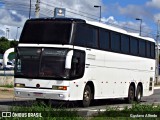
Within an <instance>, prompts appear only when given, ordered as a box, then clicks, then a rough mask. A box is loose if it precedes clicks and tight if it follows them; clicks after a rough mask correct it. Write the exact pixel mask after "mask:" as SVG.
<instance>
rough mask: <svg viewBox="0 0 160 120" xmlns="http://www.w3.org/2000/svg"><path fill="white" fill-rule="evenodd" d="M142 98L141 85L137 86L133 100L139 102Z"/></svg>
mask: <svg viewBox="0 0 160 120" xmlns="http://www.w3.org/2000/svg"><path fill="white" fill-rule="evenodd" d="M141 98H142V88H141V86H139V85H138V86H137V90H136V97H135V100H136V101H137V102H138V103H139V102H140V101H141Z"/></svg>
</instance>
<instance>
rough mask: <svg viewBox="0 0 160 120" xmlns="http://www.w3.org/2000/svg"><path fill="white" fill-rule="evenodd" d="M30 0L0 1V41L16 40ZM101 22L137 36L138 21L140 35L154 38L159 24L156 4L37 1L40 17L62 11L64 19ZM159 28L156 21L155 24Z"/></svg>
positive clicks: (159, 3)
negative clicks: (55, 9)
mask: <svg viewBox="0 0 160 120" xmlns="http://www.w3.org/2000/svg"><path fill="white" fill-rule="evenodd" d="M36 1H37V0H31V18H35V3H36ZM29 2H30V0H0V37H2V36H4V37H7V38H9V39H17V40H18V39H19V37H20V34H21V31H22V28H23V26H24V23H25V21H26V20H27V19H28V18H29V4H30V3H29ZM94 5H99V6H101V8H102V11H101V14H102V15H101V16H102V18H101V21H102V22H104V23H105V24H110V25H114V26H117V27H121V28H123V29H126V30H127V31H128V32H136V33H139V29H140V21H138V20H136V18H140V19H142V35H143V36H149V37H153V38H156V35H157V26H158V20H160V0H40V17H53V15H54V8H55V7H62V8H65V9H66V17H72V18H74V17H76V18H82V19H85V20H91V21H98V20H99V16H100V8H95V7H94ZM159 24H160V21H159Z"/></svg>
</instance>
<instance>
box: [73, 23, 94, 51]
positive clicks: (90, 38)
mask: <svg viewBox="0 0 160 120" xmlns="http://www.w3.org/2000/svg"><path fill="white" fill-rule="evenodd" d="M74 45H78V46H83V47H93V48H96V47H97V29H96V28H94V27H91V26H89V25H84V24H77V27H76V31H75V38H74Z"/></svg>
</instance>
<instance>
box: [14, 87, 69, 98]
mask: <svg viewBox="0 0 160 120" xmlns="http://www.w3.org/2000/svg"><path fill="white" fill-rule="evenodd" d="M14 93H15V97H23V98H41V99H53V100H66V101H67V100H69V96H70V95H69V93H68V92H67V91H62V90H46V89H45V90H43V89H28V88H15V89H14Z"/></svg>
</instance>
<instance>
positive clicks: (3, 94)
mask: <svg viewBox="0 0 160 120" xmlns="http://www.w3.org/2000/svg"><path fill="white" fill-rule="evenodd" d="M10 98H14V91H13V90H7V89H1V90H0V99H10Z"/></svg>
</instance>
